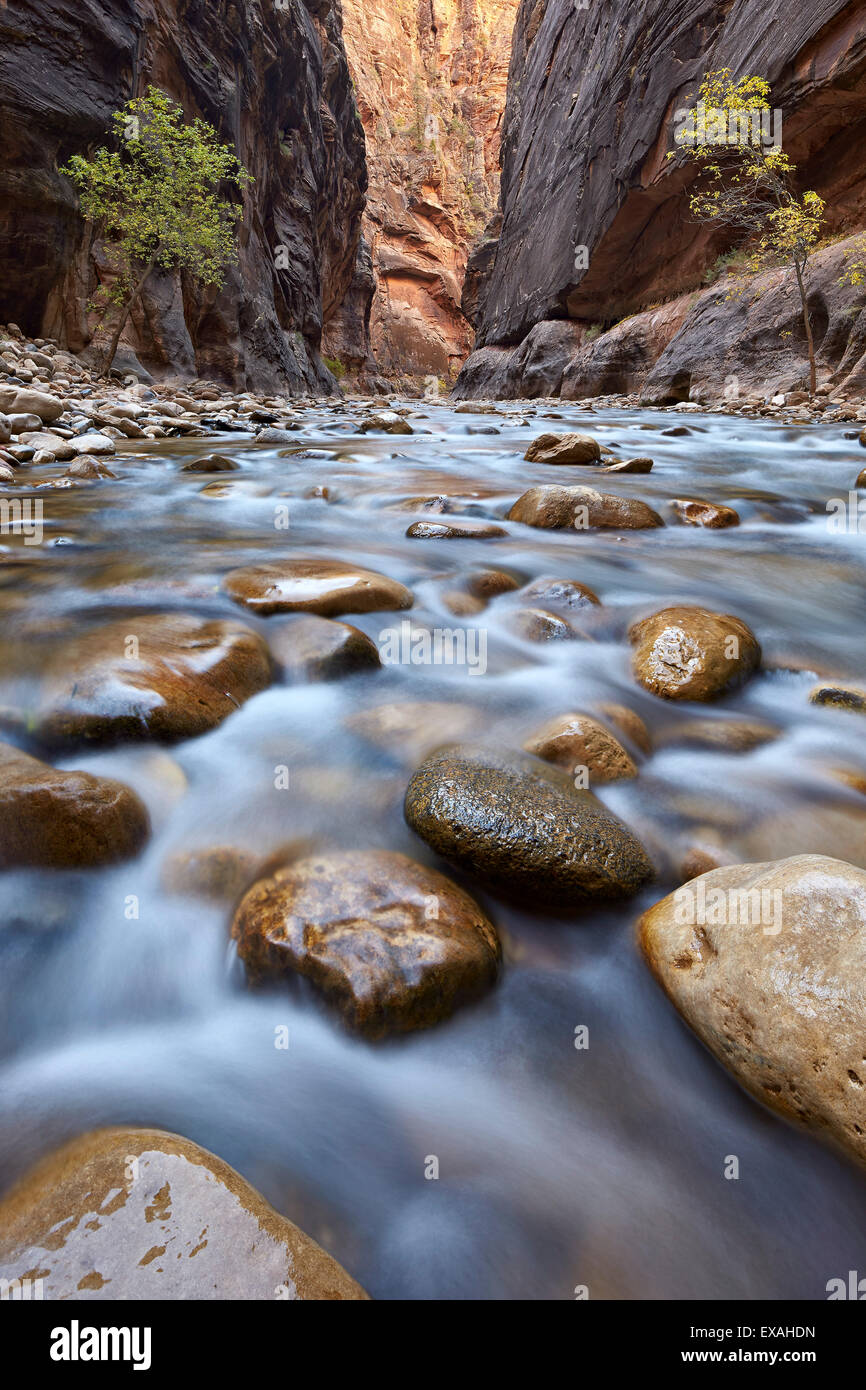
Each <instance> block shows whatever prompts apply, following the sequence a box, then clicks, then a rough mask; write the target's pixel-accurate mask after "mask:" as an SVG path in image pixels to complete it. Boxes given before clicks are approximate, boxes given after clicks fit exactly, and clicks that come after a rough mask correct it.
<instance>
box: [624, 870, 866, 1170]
mask: <svg viewBox="0 0 866 1390" xmlns="http://www.w3.org/2000/svg"><path fill="white" fill-rule="evenodd" d="M639 930H640V941H641V946H642V948H643V951H644V954H645V956H646V958H647V960H648V961H649V964H650V966H651V968H652V970H653V973H654V974H655V976H656V978H657V980H658V981H659V983H660V984H661V986H662V988H663V989H664V990H665V992H666V993H667V994H668V996H669V997H670V999H671V1000H672V1002H673V1003H674V1004H675V1005H676V1007H677V1009H678V1010H679V1012H680V1013H681V1014H682V1016H683V1017H684V1019H685V1020H686V1022H687V1023H688V1024H689V1026H690V1027H691V1028H693V1029H694V1031H695V1032H696V1033H697V1035H698V1037H699V1038H701V1040H702V1041H703V1042H704V1043H705V1044H706V1046H707V1047H708V1048H709V1049H710V1051H711V1052H713V1053H714V1054H715V1055H716V1057H717V1058H718V1059H719V1061H720V1062H723V1063H724V1065H725V1066H727V1067H729V1068H730V1070H731V1071H732V1072H733V1073H734V1075H735V1076H736V1077H737V1079H738V1080H739V1081H740V1083H741V1084H742V1085H743V1086H745V1087H746V1089H747V1090H749V1091H751V1092H752V1094H753V1095H755V1096H757V1098H758V1099H759V1100H761V1101H763V1102H764V1104H766V1105H769V1106H770V1107H771V1108H772V1109H773V1110H776V1111H779V1112H780V1113H781V1114H782V1115H784V1116H785V1117H786V1118H787V1119H790V1120H794V1121H796V1122H799V1123H802V1124H805V1125H808V1126H810V1127H811V1128H813V1129H815V1130H817V1131H819V1132H820V1133H822V1134H824V1135H825V1136H829V1137H832V1138H833V1139H835V1140H836V1141H837V1142H838V1143H840V1144H842V1145H844V1146H845V1148H847V1149H848V1150H849V1151H850V1152H851V1153H853V1154H854V1155H855V1156H856V1157H857V1158H859V1159H860V1161H861V1162H863V1161H866V1044H864V1037H863V1018H864V1015H866V871H864V870H863V869H859V868H855V867H854V866H853V865H851V864H846V863H845V862H843V861H842V860H839V859H831V858H825V857H824V856H823V855H812V854H804V855H797V856H795V857H794V858H790V859H781V860H777V861H775V862H770V863H762V864H737V865H735V866H733V867H730V868H728V867H725V868H720V869H715V870H713V871H712V872H711V873H707V874H703V875H702V876H701V877H700V878H697V879H694V880H692V882H690V883H688V884H686V885H684V886H683V887H682V888H679V889H678V890H677V891H676V892H674V893H672V894H671V895H670V896H669V897H667V898H664V899H663V900H662V901H661V902H660V903H657V904H656V905H655V907H652V908H650V910H649V911H648V912H646V913H644V915H643V917H642V918H641V921H640V928H639Z"/></svg>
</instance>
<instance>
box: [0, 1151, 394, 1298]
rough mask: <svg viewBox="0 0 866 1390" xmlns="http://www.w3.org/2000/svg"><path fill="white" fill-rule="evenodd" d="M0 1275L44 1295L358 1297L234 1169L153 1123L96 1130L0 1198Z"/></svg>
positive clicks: (333, 1265)
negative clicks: (35, 1286) (36, 1285)
mask: <svg viewBox="0 0 866 1390" xmlns="http://www.w3.org/2000/svg"><path fill="white" fill-rule="evenodd" d="M0 1233H2V1234H0V1277H2V1278H3V1279H8V1280H13V1279H17V1280H24V1279H28V1278H29V1279H30V1280H31V1281H32V1280H35V1279H37V1278H38V1279H40V1280H41V1284H42V1296H43V1297H44V1298H46V1299H52V1300H54V1299H64V1300H65V1299H71V1300H75V1301H78V1300H81V1299H122V1300H124V1301H127V1300H129V1301H133V1300H134V1301H136V1302H137V1301H139V1300H143V1299H160V1300H163V1299H165V1300H168V1299H172V1300H174V1299H200V1300H204V1299H217V1300H219V1299H225V1300H229V1299H238V1300H240V1299H243V1300H254V1299H264V1300H277V1299H286V1300H299V1299H307V1300H310V1299H314V1300H343V1299H352V1300H355V1299H366V1298H367V1296H368V1295H367V1294H366V1293H365V1292H364V1290H363V1289H362V1288H361V1286H360V1285H359V1284H356V1283H355V1280H354V1279H352V1278H351V1277H350V1276H349V1275H348V1274H347V1273H346V1271H345V1270H344V1269H343V1268H342V1267H341V1266H340V1265H338V1264H337V1262H336V1260H334V1259H332V1258H331V1256H330V1255H328V1254H326V1252H325V1251H324V1250H323V1249H322V1248H321V1246H319V1245H317V1244H316V1242H315V1241H314V1240H311V1239H310V1237H309V1236H307V1235H305V1234H304V1232H303V1231H301V1230H299V1228H298V1227H297V1226H295V1225H294V1223H293V1222H291V1221H289V1220H288V1219H287V1218H286V1217H285V1216H280V1214H279V1212H276V1211H275V1210H274V1209H273V1207H272V1206H270V1205H269V1204H268V1203H267V1202H266V1201H265V1199H264V1198H263V1197H262V1196H261V1195H260V1194H259V1193H258V1192H256V1190H255V1188H253V1187H250V1185H249V1183H248V1182H246V1181H245V1180H244V1179H243V1178H242V1177H241V1175H240V1174H239V1173H236V1172H235V1170H234V1169H233V1168H230V1167H229V1165H228V1164H227V1163H223V1161H222V1159H219V1158H217V1157H216V1155H215V1154H212V1153H209V1152H208V1151H207V1149H202V1148H199V1146H198V1144H193V1143H192V1142H191V1141H190V1140H189V1139H182V1138H181V1137H180V1136H179V1135H177V1134H168V1133H166V1132H165V1131H163V1130H158V1129H102V1130H95V1131H94V1132H93V1133H91V1134H84V1135H81V1136H80V1137H79V1138H77V1139H74V1140H72V1142H71V1143H69V1144H66V1145H64V1147H63V1148H61V1149H58V1150H57V1151H56V1152H55V1153H53V1154H51V1155H50V1156H49V1157H48V1158H46V1159H43V1161H42V1162H41V1163H39V1164H38V1165H37V1166H36V1167H35V1168H34V1169H33V1170H32V1171H31V1172H30V1173H29V1174H28V1175H27V1176H26V1177H25V1178H24V1179H23V1180H22V1181H21V1182H20V1183H19V1184H18V1185H17V1187H15V1188H13V1190H12V1191H11V1192H10V1193H9V1194H8V1196H7V1197H6V1198H5V1199H4V1201H3V1202H2V1203H0Z"/></svg>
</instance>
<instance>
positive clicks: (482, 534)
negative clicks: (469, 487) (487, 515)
mask: <svg viewBox="0 0 866 1390" xmlns="http://www.w3.org/2000/svg"><path fill="white" fill-rule="evenodd" d="M406 535H407V536H410V537H411V538H412V539H413V540H427V541H429V540H476V541H486V540H493V539H494V538H495V537H497V536H507V535H508V532H507V531H506V530H505V528H504V527H502V526H495V525H494V524H493V523H492V522H489V521H448V522H445V521H415V522H413V524H412V525H411V526H410V527H409V528H408V530H407V532H406Z"/></svg>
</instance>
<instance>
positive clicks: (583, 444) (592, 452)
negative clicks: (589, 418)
mask: <svg viewBox="0 0 866 1390" xmlns="http://www.w3.org/2000/svg"><path fill="white" fill-rule="evenodd" d="M523 457H524V458H525V459H526V460H527V462H529V463H576V464H581V463H598V462H600V460H601V449H600V448H599V444H598V440H597V439H593V437H592V435H591V434H551V433H549V434H540V435H539V436H538V438H537V439H533V441H532V443H531V444H530V445H529V447H528V448H527V450H526V453H525V454H524V455H523Z"/></svg>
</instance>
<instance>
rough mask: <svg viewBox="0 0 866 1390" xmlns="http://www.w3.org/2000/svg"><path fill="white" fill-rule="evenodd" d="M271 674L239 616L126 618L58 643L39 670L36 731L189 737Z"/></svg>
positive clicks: (103, 738) (258, 642) (113, 737)
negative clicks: (41, 671)
mask: <svg viewBox="0 0 866 1390" xmlns="http://www.w3.org/2000/svg"><path fill="white" fill-rule="evenodd" d="M270 680H271V663H270V656H269V653H268V649H267V647H266V645H265V643H264V642H263V641H262V639H261V637H259V636H258V634H257V633H255V632H253V631H251V629H250V628H248V627H245V626H244V625H243V624H242V623H236V622H230V621H228V622H227V621H224V620H216V619H211V620H208V621H202V620H201V619H199V618H193V617H189V616H187V615H186V614H178V613H155V614H148V615H146V616H142V617H127V618H123V619H120V620H117V621H114V622H111V623H106V624H104V625H103V626H102V627H99V628H96V629H95V630H94V631H92V632H87V633H85V634H84V635H83V636H81V637H78V638H76V639H75V641H74V642H70V643H67V644H64V645H63V646H62V647H61V649H60V651H59V652H58V653H57V654H56V655H55V657H54V658H53V660H52V661H51V663H50V664H49V666H48V668H47V669H46V671H45V673H44V675H43V680H42V687H41V692H40V701H39V705H38V708H37V710H36V712H35V715H34V732H35V733H36V735H37V737H38V738H39V739H41V740H42V741H43V742H45V743H47V744H50V745H63V744H68V743H76V742H80V741H84V742H92V743H112V742H118V741H123V740H127V739H136V740H137V739H146V738H153V739H169V740H174V739H181V738H194V737H195V736H196V735H197V734H202V733H204V732H205V731H206V730H207V729H212V728H214V727H215V726H216V725H217V724H220V723H222V721H223V720H224V719H225V718H226V717H227V716H228V715H230V714H233V713H234V711H235V710H236V709H237V708H238V707H239V705H241V704H243V702H244V701H245V700H248V699H249V698H250V696H251V695H255V694H257V693H258V692H259V691H260V690H264V689H265V687H266V686H268V685H269V684H270Z"/></svg>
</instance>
